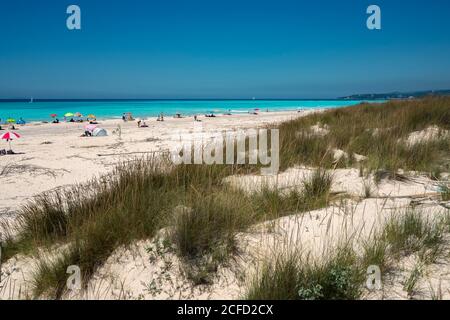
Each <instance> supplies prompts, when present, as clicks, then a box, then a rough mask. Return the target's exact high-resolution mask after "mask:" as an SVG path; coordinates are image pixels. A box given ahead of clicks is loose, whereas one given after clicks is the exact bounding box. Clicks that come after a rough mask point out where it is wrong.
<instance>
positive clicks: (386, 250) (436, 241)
mask: <svg viewBox="0 0 450 320" xmlns="http://www.w3.org/2000/svg"><path fill="white" fill-rule="evenodd" d="M448 216H449V215H448V214H446V215H439V217H438V218H436V219H429V218H427V217H425V215H424V214H423V212H421V211H418V210H414V209H408V210H406V211H404V212H397V213H396V214H394V215H392V216H391V217H390V218H389V219H388V220H387V221H386V223H385V224H384V226H383V227H382V229H381V230H380V231H379V232H377V233H376V234H375V235H374V236H373V237H371V238H370V239H366V240H364V239H363V242H362V249H363V250H362V253H357V252H356V251H355V248H356V247H358V243H357V239H353V238H352V239H351V240H352V241H346V245H345V246H340V247H337V248H336V249H334V250H332V252H330V253H324V254H323V255H322V256H321V257H319V260H318V262H317V261H312V260H311V259H309V256H308V255H306V257H307V258H305V253H304V252H303V255H300V254H299V253H298V252H296V251H290V250H288V249H286V248H284V249H281V250H278V251H277V253H276V254H275V255H274V256H271V257H268V258H267V259H266V260H264V261H263V262H262V266H261V267H260V269H259V270H258V271H257V273H256V275H255V276H254V278H253V279H252V281H251V282H250V283H249V284H248V287H247V290H246V294H245V297H246V298H247V299H250V300H321V299H325V300H354V299H358V298H360V297H361V294H362V292H363V286H364V284H365V281H366V279H367V276H366V272H367V268H368V267H369V266H373V265H375V266H378V267H379V268H380V270H381V273H382V275H386V273H388V272H389V271H390V270H391V269H392V268H393V267H394V262H395V261H397V260H398V259H400V258H401V257H405V256H408V255H411V254H417V256H418V258H419V260H418V263H417V265H416V267H415V268H414V269H413V270H412V272H411V275H410V277H409V278H408V279H406V282H405V288H404V289H405V291H407V292H408V294H410V295H412V294H413V292H414V288H415V285H416V283H417V281H418V278H419V277H420V275H421V272H418V270H419V269H418V268H417V266H420V270H422V269H423V268H424V266H426V265H427V264H430V263H435V262H436V261H437V259H438V258H439V257H442V254H443V252H444V251H443V244H444V241H443V236H444V232H448V230H450V229H448V225H449V224H448V221H449V219H448ZM445 228H447V229H445Z"/></svg>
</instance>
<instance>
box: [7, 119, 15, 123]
mask: <svg viewBox="0 0 450 320" xmlns="http://www.w3.org/2000/svg"><path fill="white" fill-rule="evenodd" d="M6 122H7V123H15V122H16V119H13V118H9V119H6Z"/></svg>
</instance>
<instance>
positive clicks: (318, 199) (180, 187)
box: [2, 98, 450, 299]
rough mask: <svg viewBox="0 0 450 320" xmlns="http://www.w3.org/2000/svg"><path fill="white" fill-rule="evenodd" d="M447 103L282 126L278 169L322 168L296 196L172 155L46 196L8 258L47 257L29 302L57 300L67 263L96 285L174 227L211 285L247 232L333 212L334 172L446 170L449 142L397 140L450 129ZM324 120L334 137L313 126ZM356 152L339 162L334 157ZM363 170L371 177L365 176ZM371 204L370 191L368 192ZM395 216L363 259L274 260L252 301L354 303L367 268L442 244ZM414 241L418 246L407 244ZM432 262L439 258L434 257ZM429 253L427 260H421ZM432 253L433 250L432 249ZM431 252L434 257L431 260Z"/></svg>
mask: <svg viewBox="0 0 450 320" xmlns="http://www.w3.org/2000/svg"><path fill="white" fill-rule="evenodd" d="M449 101H450V100H449V99H446V98H429V99H425V100H420V101H404V102H389V103H386V104H383V105H368V104H366V105H359V106H356V107H350V108H342V109H336V110H330V111H327V112H323V113H320V114H313V115H310V116H307V117H304V118H299V119H298V120H293V121H289V122H286V123H283V124H281V125H280V126H279V129H280V153H281V154H280V159H281V167H282V168H283V169H286V168H289V167H292V166H294V165H299V164H304V165H308V166H312V167H315V168H319V169H317V170H316V171H315V172H314V174H313V175H312V176H311V178H310V179H308V180H306V181H305V182H304V183H303V185H302V186H300V187H299V188H298V189H292V190H283V191H280V190H277V189H270V188H263V189H262V190H260V191H258V192H255V193H253V194H248V193H245V192H241V191H237V190H234V189H232V188H230V187H228V186H227V185H226V184H225V183H224V182H223V181H224V178H226V177H228V176H230V175H240V174H250V173H255V172H257V170H259V168H258V166H249V165H178V166H174V165H172V164H171V163H170V162H169V161H168V160H167V159H165V158H164V157H163V158H151V159H140V160H136V161H132V162H128V163H125V164H122V165H120V166H118V167H117V168H116V169H115V170H114V172H112V173H111V174H109V175H107V176H105V177H102V178H100V179H94V180H92V181H90V182H89V183H86V184H83V185H77V186H73V187H69V188H64V189H58V190H54V191H51V192H46V193H44V194H42V195H39V196H37V197H36V198H34V199H33V200H32V201H30V202H29V203H28V204H26V205H25V206H23V207H22V209H21V211H20V212H19V215H18V219H17V224H16V225H15V227H14V228H15V231H17V232H15V233H16V235H15V236H14V237H13V236H9V237H8V235H7V239H6V241H4V243H3V250H2V253H3V254H2V260H3V261H5V260H7V259H9V258H10V257H12V256H13V255H16V254H18V253H24V254H36V253H37V249H39V248H40V249H47V250H48V251H49V252H50V253H52V252H54V249H55V248H57V247H64V248H65V249H64V250H63V251H62V252H61V254H60V255H59V256H58V257H57V258H54V259H51V258H48V259H41V262H40V264H39V267H38V268H37V271H36V274H35V275H34V294H35V296H44V297H51V298H60V297H61V296H62V295H63V294H64V286H65V282H66V279H67V274H66V272H65V271H66V268H67V266H69V265H78V266H80V268H81V270H82V272H83V277H84V279H89V278H90V277H91V276H92V275H93V274H94V273H95V271H96V270H97V269H98V268H99V267H101V266H102V264H103V263H104V262H105V261H106V259H107V258H108V257H109V256H110V255H111V254H112V252H113V251H114V250H116V249H117V248H118V247H120V246H127V245H130V244H132V243H133V242H135V241H137V240H141V239H150V238H152V237H154V236H155V235H156V234H157V232H158V231H159V230H161V229H162V228H168V230H170V232H169V235H168V237H169V240H170V241H171V243H172V244H173V246H174V248H175V250H176V252H177V253H178V255H179V257H180V258H182V261H183V262H184V264H185V266H186V270H187V271H188V272H187V274H188V277H189V278H190V279H191V280H192V281H193V282H194V283H195V284H205V283H210V281H211V275H213V274H214V272H215V271H216V270H217V268H218V266H219V265H220V264H224V263H226V261H227V259H228V258H229V257H230V255H232V254H233V253H234V252H235V250H236V247H237V246H236V239H235V237H236V235H237V233H239V232H241V231H245V230H246V229H247V228H248V227H249V226H251V225H253V224H255V223H258V222H262V221H265V220H270V219H276V218H278V217H281V216H284V215H290V214H293V213H299V212H305V211H310V210H313V209H316V208H321V207H324V206H326V205H327V204H328V200H329V191H330V188H331V184H332V177H331V175H330V174H329V171H327V170H325V169H327V168H336V167H343V166H356V162H357V160H356V158H355V156H354V154H359V155H364V156H365V157H367V159H366V160H364V161H363V162H362V164H361V163H360V164H359V165H358V166H359V167H360V168H362V167H364V169H367V170H374V171H377V172H388V174H389V175H391V176H393V177H395V176H396V175H398V170H399V169H405V170H419V171H425V172H448V171H449V162H448V161H443V159H448V157H449V152H450V151H449V150H450V141H449V140H448V139H447V140H445V139H438V140H435V141H428V142H422V143H419V144H415V145H413V146H408V145H407V144H405V143H402V142H401V141H403V140H404V139H406V138H407V136H408V134H409V133H411V132H412V131H418V130H422V129H425V128H426V127H428V126H430V125H436V126H439V127H440V128H442V129H446V130H448V129H450V108H448V104H449ZM317 124H320V125H321V126H322V127H324V128H326V131H327V132H328V133H327V134H325V135H318V134H316V133H315V132H314V130H311V127H312V126H315V125H317ZM333 149H340V150H343V151H345V152H346V153H347V154H348V155H349V156H348V157H346V158H345V157H344V159H340V160H336V159H335V158H334V157H333V154H332V152H331V150H333ZM363 171H364V170H363ZM366 196H367V197H369V196H370V190H366ZM405 217H406V218H401V219H400V218H399V219H397V220H395V219H394V220H392V221H391V222H390V223H388V224H387V227H386V229H385V230H384V233H382V234H381V235H379V237H378V238H377V239H376V241H372V242H370V243H367V244H366V245H365V255H364V257H358V256H357V255H355V253H354V252H353V251H352V250H350V249H349V248H347V247H346V248H344V249H342V250H339V251H338V253H336V254H335V255H333V256H331V257H330V258H329V259H327V261H325V262H324V263H320V264H310V263H309V262H308V261H306V260H302V259H300V258H299V257H298V256H296V255H294V256H282V255H281V256H279V257H277V258H276V259H274V262H273V263H270V264H267V265H266V266H265V267H264V268H263V269H262V271H261V274H260V275H259V278H258V279H257V280H255V282H254V283H253V285H252V288H251V289H250V290H249V293H248V297H249V298H251V299H266V298H273V299H278V298H280V299H281V298H283V299H298V298H302V299H356V298H358V296H359V292H360V288H359V286H355V283H359V279H360V270H361V268H360V266H362V265H367V264H377V265H386V266H387V265H388V260H389V259H390V258H391V257H393V256H394V254H395V255H399V254H400V253H401V252H404V251H406V252H408V253H410V252H412V251H416V250H418V249H419V248H422V247H423V246H425V248H427V249H433V248H436V247H437V246H438V244H439V243H440V241H441V238H442V237H441V236H442V234H441V230H440V229H439V228H435V227H434V222H421V221H422V220H420V219H419V220H420V221H419V220H418V217H417V216H415V215H406V216H405ZM411 239H413V240H411ZM436 254H437V253H436ZM424 255H425V253H424ZM426 255H427V256H429V255H430V251H429V250H427V251H426ZM432 257H433V255H431V256H429V258H428V259H431V260H432Z"/></svg>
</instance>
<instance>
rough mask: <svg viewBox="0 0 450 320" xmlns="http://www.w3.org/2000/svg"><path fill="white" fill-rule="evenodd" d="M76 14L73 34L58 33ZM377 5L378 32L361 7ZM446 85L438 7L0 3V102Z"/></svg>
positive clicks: (443, 7) (302, 94) (189, 0)
mask: <svg viewBox="0 0 450 320" xmlns="http://www.w3.org/2000/svg"><path fill="white" fill-rule="evenodd" d="M70 4H77V5H79V6H80V8H81V15H82V16H81V24H82V30H77V31H69V30H68V29H67V28H66V19H67V17H68V15H67V14H66V8H67V6H68V5H70ZM370 4H377V5H379V6H380V7H381V10H382V30H381V31H370V30H368V29H367V28H366V19H367V17H368V15H367V14H366V9H367V7H368V6H369V5H370ZM422 89H423V90H428V89H450V1H448V0H409V1H406V0H373V1H366V0H316V1H311V0H308V1H306V0H305V1H303V0H292V1H287V0H270V1H266V0H255V1H253V0H152V1H150V0H114V1H113V0H70V1H65V0H39V1H30V0H14V1H12V0H11V1H6V0H5V1H3V0H2V1H1V2H0V98H21V97H31V96H33V97H35V98H251V97H257V98H330V97H336V96H342V95H348V94H353V93H366V92H386V91H394V90H408V91H409V90H422Z"/></svg>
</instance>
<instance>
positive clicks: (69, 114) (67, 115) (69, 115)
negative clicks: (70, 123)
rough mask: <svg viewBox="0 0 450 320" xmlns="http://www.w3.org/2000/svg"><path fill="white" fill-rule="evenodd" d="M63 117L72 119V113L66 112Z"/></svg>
mask: <svg viewBox="0 0 450 320" xmlns="http://www.w3.org/2000/svg"><path fill="white" fill-rule="evenodd" d="M64 117H66V118H68V117H73V113H72V112H67V113H66V114H65V115H64Z"/></svg>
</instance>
